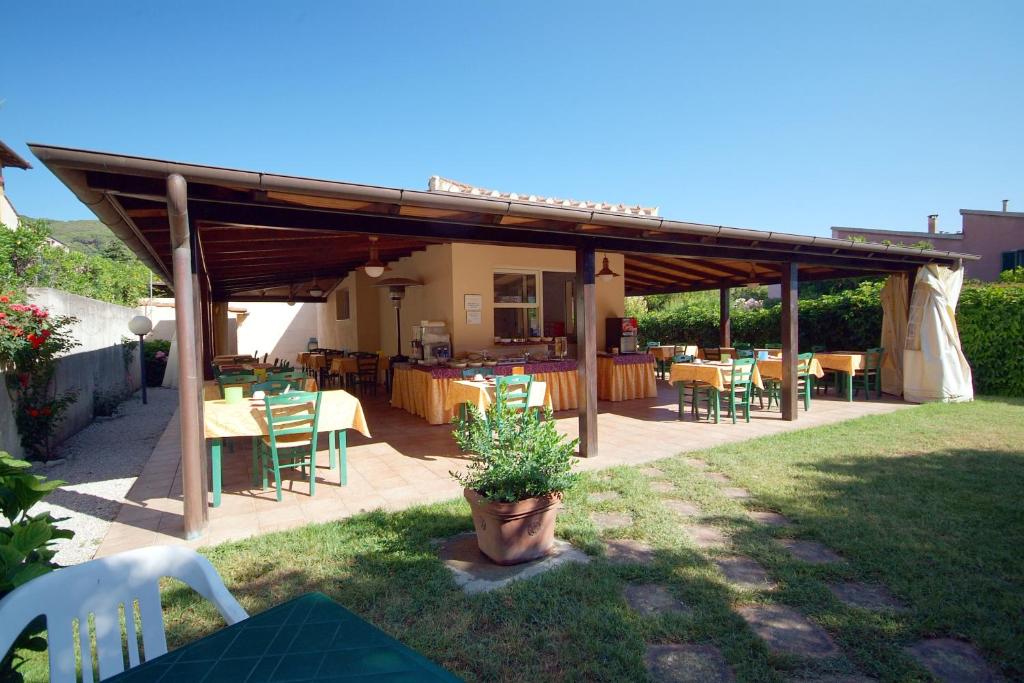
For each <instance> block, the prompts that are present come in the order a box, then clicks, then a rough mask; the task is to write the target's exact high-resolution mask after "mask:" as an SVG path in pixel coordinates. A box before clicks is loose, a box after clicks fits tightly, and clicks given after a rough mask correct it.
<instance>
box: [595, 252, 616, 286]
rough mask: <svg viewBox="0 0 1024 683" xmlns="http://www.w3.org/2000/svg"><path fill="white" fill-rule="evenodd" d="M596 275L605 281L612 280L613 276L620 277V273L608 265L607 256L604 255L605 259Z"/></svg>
mask: <svg viewBox="0 0 1024 683" xmlns="http://www.w3.org/2000/svg"><path fill="white" fill-rule="evenodd" d="M596 275H597V278H598V279H599V280H602V281H604V282H610V281H611V280H612V278H616V277H619V274H618V273H616V272H615V271H614V270H612V269H611V268H610V267H609V266H608V257H607V256H605V257H604V261H603V262H602V265H601V270H599V271H597V273H596Z"/></svg>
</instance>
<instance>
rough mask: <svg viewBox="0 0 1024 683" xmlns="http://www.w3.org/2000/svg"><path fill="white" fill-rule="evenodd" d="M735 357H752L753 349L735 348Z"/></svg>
mask: <svg viewBox="0 0 1024 683" xmlns="http://www.w3.org/2000/svg"><path fill="white" fill-rule="evenodd" d="M736 357H737V358H753V357H754V349H741V348H737V349H736Z"/></svg>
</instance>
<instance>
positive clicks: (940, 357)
mask: <svg viewBox="0 0 1024 683" xmlns="http://www.w3.org/2000/svg"><path fill="white" fill-rule="evenodd" d="M963 282H964V270H963V268H958V269H957V270H950V269H949V268H946V267H944V266H936V265H928V266H924V267H922V268H920V269H918V272H917V280H916V282H915V283H914V296H913V298H912V300H911V303H910V316H909V321H908V324H907V343H906V348H905V350H904V351H903V398H904V399H905V400H907V401H910V402H912V403H926V402H930V401H947V402H959V401H970V400H973V399H974V386H973V384H972V378H971V366H970V365H968V364H967V359H966V358H965V357H964V352H963V350H962V349H961V348H960V334H959V332H958V331H957V328H956V304H957V301H958V300H959V298H960V289H961V288H962V286H963Z"/></svg>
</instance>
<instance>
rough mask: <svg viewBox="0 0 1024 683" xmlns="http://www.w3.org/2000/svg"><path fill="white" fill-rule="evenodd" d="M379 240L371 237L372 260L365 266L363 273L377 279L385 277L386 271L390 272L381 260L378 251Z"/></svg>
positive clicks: (373, 236)
mask: <svg viewBox="0 0 1024 683" xmlns="http://www.w3.org/2000/svg"><path fill="white" fill-rule="evenodd" d="M379 239H380V238H379V237H377V236H376V235H370V260H369V261H367V262H366V265H364V266H363V272H364V273H366V276H367V277H373V278H377V277H380V276H381V275H383V274H384V271H385V270H390V269H389V268H388V267H387V266H386V265H384V262H383V261H381V260H380V254H379V253H378V251H377V240H379Z"/></svg>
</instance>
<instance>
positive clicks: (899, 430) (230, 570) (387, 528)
mask: <svg viewBox="0 0 1024 683" xmlns="http://www.w3.org/2000/svg"><path fill="white" fill-rule="evenodd" d="M705 427H706V428H707V429H715V427H714V426H713V425H702V428H705ZM1021 443H1024V404H1022V403H1020V402H1016V403H1014V402H1007V401H1002V402H995V401H977V402H975V403H973V404H963V405H929V406H921V407H916V408H910V409H906V410H901V411H898V412H896V413H892V414H889V415H884V416H877V417H868V418H862V419H858V420H854V421H850V422H845V423H841V424H838V425H833V426H827V427H819V428H814V429H807V430H802V431H796V432H790V433H787V434H783V435H780V436H775V437H769V438H763V439H756V440H752V441H747V442H744V443H738V444H733V445H729V446H723V447H720V448H716V449H712V450H708V451H703V452H697V453H689V454H687V455H688V456H696V457H700V458H703V459H705V460H706V461H707V462H709V463H711V464H712V465H713V466H714V467H715V468H716V469H718V470H719V471H722V472H724V473H726V474H728V475H729V476H731V477H732V478H733V479H734V480H735V481H736V483H737V484H738V485H742V486H745V487H746V488H748V489H749V490H750V492H751V493H752V494H753V497H754V500H753V501H751V502H749V503H748V504H747V505H746V506H745V505H742V504H740V503H737V502H735V501H733V500H730V499H727V498H725V497H724V496H722V495H721V493H720V487H719V486H718V485H716V484H714V483H712V482H710V481H708V480H707V479H706V478H705V477H704V476H703V475H702V474H701V473H700V472H699V471H697V470H695V469H693V468H691V467H689V466H687V465H686V464H685V463H684V462H683V461H682V458H670V459H666V460H663V461H661V462H659V463H657V464H658V466H659V467H660V468H661V469H663V470H664V471H665V478H666V479H669V480H671V481H673V482H674V483H675V484H676V487H677V489H678V493H677V494H659V493H656V492H654V491H652V490H651V488H650V481H649V480H648V479H647V478H646V477H644V476H642V475H641V474H640V473H639V472H638V471H636V470H635V469H633V468H628V467H618V468H613V469H610V470H605V471H604V472H599V473H593V474H587V475H585V476H584V477H583V478H582V481H581V484H580V486H579V487H578V488H577V489H575V490H573V491H571V492H569V494H568V495H567V497H566V509H565V511H564V512H563V513H562V514H561V515H560V517H559V525H558V533H559V536H561V537H562V538H566V539H568V540H570V541H571V542H573V543H575V544H576V545H578V546H580V547H582V548H583V549H585V550H586V551H587V552H588V553H591V554H592V555H594V556H595V557H594V558H593V560H592V562H591V563H590V564H589V565H585V566H584V565H571V566H566V567H563V568H561V569H559V570H556V571H553V572H550V573H548V574H545V575H543V576H541V577H538V578H535V579H531V580H528V581H523V582H519V583H517V584H512V585H511V586H509V587H507V588H506V589H503V590H500V591H497V592H495V593H492V594H488V595H480V596H473V597H467V596H465V595H463V594H462V593H461V591H460V590H459V589H457V588H456V586H455V584H454V582H453V581H452V579H451V577H450V575H449V574H448V572H447V570H446V569H445V568H444V567H443V566H442V565H441V563H440V562H439V561H438V560H437V558H436V555H435V552H434V544H433V541H434V540H435V539H439V538H443V537H447V536H451V535H453V534H456V533H460V532H463V531H468V530H471V529H472V523H471V522H470V519H469V512H468V508H467V506H466V505H465V504H464V503H463V502H462V501H452V502H450V503H444V504H438V505H431V506H426V507H419V508H415V509H411V510H407V511H405V512H399V513H383V512H375V513H370V514H365V515H361V516H359V517H356V518H352V519H348V520H344V521H340V522H336V523H330V524H320V525H311V526H307V527H303V528H301V529H295V530H292V531H286V532H281V533H276V534H270V535H267V536H262V537H258V538H254V539H251V540H247V541H244V542H239V543H230V544H226V545H222V546H218V547H216V548H213V549H210V550H208V551H206V552H207V555H208V556H209V557H210V559H211V560H212V561H213V563H214V564H215V565H216V567H217V569H218V570H219V571H220V572H221V574H222V576H223V577H224V579H225V581H226V583H227V585H228V588H229V589H230V590H231V591H232V593H234V595H236V596H237V597H238V599H239V601H240V602H241V603H242V605H243V606H244V607H245V608H246V609H247V610H249V611H250V612H251V613H256V612H260V611H262V610H265V609H267V608H269V607H271V606H273V605H275V604H278V603H280V602H282V601H284V600H287V599H289V598H291V597H294V596H296V595H300V594H302V593H305V592H308V591H313V590H318V591H322V592H324V593H326V594H328V595H330V596H331V597H332V598H334V599H335V600H337V601H338V602H340V603H341V604H343V605H345V606H346V607H348V608H349V609H352V610H353V611H355V612H356V613H358V614H360V615H361V616H363V617H364V618H366V619H368V620H369V621H371V622H372V623H374V624H376V625H378V626H379V627H381V628H383V629H384V630H385V631H387V632H388V633H390V634H391V635H393V636H395V637H397V638H398V639H400V640H402V641H403V642H405V643H407V644H408V645H410V646H411V647H413V648H415V649H417V650H419V651H421V652H422V653H424V654H425V655H427V656H428V657H430V658H432V659H434V660H435V661H437V662H438V663H440V664H441V665H443V666H445V667H447V668H449V669H450V670H452V671H453V672H455V673H456V674H458V675H459V676H462V677H464V678H466V679H467V680H473V681H484V680H486V681H492V680H494V681H532V680H552V679H557V680H569V681H592V680H608V681H613V680H614V681H621V680H643V679H644V677H645V673H644V669H643V662H642V657H643V652H644V647H645V644H647V643H670V642H705V643H711V644H714V645H716V646H717V647H719V648H720V649H721V650H722V652H723V653H724V655H725V657H726V659H727V660H728V661H729V663H730V665H731V666H732V667H733V669H734V671H735V672H736V674H737V678H738V679H740V680H758V681H761V680H764V681H781V680H785V679H791V678H813V677H815V676H821V675H826V674H837V675H841V674H857V673H859V674H866V675H870V676H877V677H879V678H881V679H883V680H926V679H927V676H926V674H925V673H924V671H923V670H921V669H919V668H918V667H917V666H916V665H915V664H914V663H913V661H912V660H910V659H909V658H908V657H907V656H905V655H904V653H903V648H904V647H905V646H906V645H908V644H910V643H913V642H915V641H916V640H917V639H919V638H922V637H928V636H956V637H961V638H964V639H967V640H970V641H971V642H973V643H974V644H975V645H976V646H978V647H979V648H980V649H981V650H982V652H983V653H984V654H985V656H986V657H987V658H988V660H989V661H990V662H992V663H993V665H995V666H996V667H998V668H1000V669H1001V670H1002V673H1003V674H1004V675H1006V676H1007V677H1008V678H1020V677H1021V676H1024V645H1022V642H1024V632H1022V631H1024V627H1022V625H1021V618H1020V615H1021V614H1024V580H1022V572H1024V559H1022V553H1021V552H1020V549H1021V548H1024V523H1022V520H1024V514H1022V513H1021V507H1020V504H1019V502H1018V498H1019V496H1020V494H1021V492H1022V491H1024V452H1022V450H1021V446H1020V444H1021ZM605 490H614V491H618V492H619V493H620V494H621V497H620V498H618V499H616V500H613V501H608V502H605V503H600V504H590V503H588V502H587V494H588V493H589V492H595V491H605ZM670 497H678V498H682V499H687V500H691V501H693V502H695V503H697V504H698V505H699V506H700V507H701V509H702V511H703V515H704V517H703V518H702V519H701V520H700V521H701V522H702V523H705V524H714V525H717V526H719V527H721V528H722V529H723V530H724V531H726V532H728V533H729V534H730V535H731V537H732V539H733V548H732V549H731V550H712V551H708V550H698V549H697V548H695V547H694V546H693V545H692V544H691V543H689V541H688V539H687V537H686V536H685V534H684V533H683V532H682V526H683V524H684V523H685V521H684V520H681V519H680V518H677V517H675V516H674V515H673V514H671V513H670V512H668V511H667V510H666V508H665V507H664V506H663V505H662V502H661V501H662V500H663V499H665V498H670ZM748 508H756V509H771V510H776V511H778V512H781V513H783V514H785V515H787V516H788V517H790V518H791V519H793V520H794V521H795V522H796V525H795V526H794V527H793V528H792V529H773V528H767V527H763V526H760V525H757V524H754V523H752V522H751V521H750V520H749V518H748V517H747V515H746V514H745V511H746V509H748ZM594 510H606V511H620V512H628V513H631V514H632V516H633V519H634V523H633V525H632V526H630V527H627V528H625V529H622V530H610V531H607V532H605V533H604V534H603V535H601V534H598V533H597V531H596V530H595V528H594V526H593V525H592V524H591V522H590V521H589V517H588V515H589V513H590V512H592V511H594ZM616 536H619V537H630V538H637V539H641V540H644V541H645V542H647V543H650V544H651V545H653V546H654V547H655V548H657V549H658V556H657V559H656V561H655V563H654V564H653V565H651V566H626V567H621V566H612V565H609V564H608V563H606V562H605V561H604V560H603V559H601V557H600V556H601V553H602V550H601V547H602V543H601V541H602V539H607V538H611V537H616ZM782 536H792V537H802V538H813V539H817V540H820V541H823V542H825V543H827V544H828V545H829V546H830V547H832V548H833V549H835V550H837V551H838V552H840V553H841V554H842V555H843V556H844V557H845V558H846V559H847V562H845V563H843V564H842V565H838V566H830V567H812V566H808V565H804V564H802V563H800V562H797V561H795V560H793V559H791V558H790V557H789V556H788V555H787V554H786V553H784V552H782V551H781V550H780V549H779V547H778V546H777V545H776V544H775V542H774V540H773V539H774V538H777V537H782ZM730 552H740V553H744V554H746V555H749V556H751V557H753V558H755V559H756V560H757V561H759V562H760V563H762V564H763V565H764V566H765V567H766V568H767V569H768V571H769V573H770V574H771V575H772V577H773V579H775V580H776V581H777V583H778V584H779V589H778V590H777V591H775V592H774V593H763V594H762V593H757V592H749V591H737V590H734V589H732V588H730V587H729V586H728V585H726V584H725V583H724V581H723V579H722V577H721V575H720V574H719V573H718V571H717V569H716V568H715V566H714V564H713V562H712V560H713V558H714V557H715V556H716V555H720V554H728V553H730ZM840 579H857V580H866V581H874V582H880V583H883V584H885V585H886V586H888V588H889V589H890V590H891V591H892V592H893V593H895V595H896V596H897V597H898V598H899V599H901V600H902V601H903V602H904V603H906V604H907V605H908V607H909V610H908V611H906V612H901V613H893V614H874V613H869V612H864V611H861V610H855V609H850V608H847V607H845V606H844V605H842V603H840V602H838V601H837V600H835V599H834V598H833V597H832V594H831V593H830V592H829V591H828V589H827V586H826V584H827V582H828V581H832V580H840ZM630 581H637V582H659V583H662V584H664V585H666V586H668V588H669V590H670V591H672V593H673V594H674V595H676V596H677V597H678V598H680V599H681V600H683V601H684V602H685V603H687V604H688V605H690V606H691V607H692V608H693V614H692V615H691V616H680V615H671V616H666V617H662V618H656V619H645V618H641V617H639V616H637V615H636V614H633V613H632V612H631V611H630V610H628V609H627V607H626V605H625V603H624V601H623V599H622V589H623V587H624V586H625V585H626V584H627V583H628V582H630ZM751 602H766V603H768V602H770V603H779V604H786V605H789V606H792V607H795V608H797V609H799V610H800V611H802V612H803V613H804V614H806V615H808V616H809V617H811V618H812V619H814V620H816V621H818V622H819V623H820V624H822V625H823V626H825V628H826V629H828V630H829V632H830V633H831V635H832V636H833V638H834V639H835V640H836V642H837V643H838V644H839V646H840V647H841V649H842V650H843V652H844V656H843V657H841V658H838V659H836V660H832V661H826V662H811V661H805V660H799V659H794V658H788V657H779V656H774V655H771V654H770V653H769V652H768V651H767V649H766V648H765V647H764V645H763V644H762V643H761V642H760V641H759V640H758V639H757V638H756V637H755V636H754V635H753V634H752V633H751V632H750V630H749V629H747V627H746V625H745V624H744V622H743V621H742V619H740V618H739V617H737V616H736V615H735V613H734V612H733V611H732V608H733V607H735V606H736V605H737V604H744V603H751ZM164 603H165V615H166V622H167V624H168V629H169V634H170V645H171V647H176V646H180V645H182V644H184V643H187V642H190V641H192V640H194V639H196V638H198V637H200V636H202V635H204V634H206V633H209V632H210V631H212V630H214V629H216V628H219V627H220V626H221V621H220V618H219V616H218V615H217V613H216V611H215V610H214V609H213V608H212V607H211V606H210V605H208V604H206V603H204V602H203V601H202V600H200V599H199V598H197V597H196V596H195V595H193V594H192V593H191V592H189V591H187V590H185V589H183V588H181V587H180V585H179V586H172V585H168V586H167V587H166V590H165V591H164ZM34 673H35V674H36V676H39V674H40V673H41V672H38V671H36V672H34ZM42 676H45V674H42ZM33 678H35V677H34V676H30V680H32V679H33Z"/></svg>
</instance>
